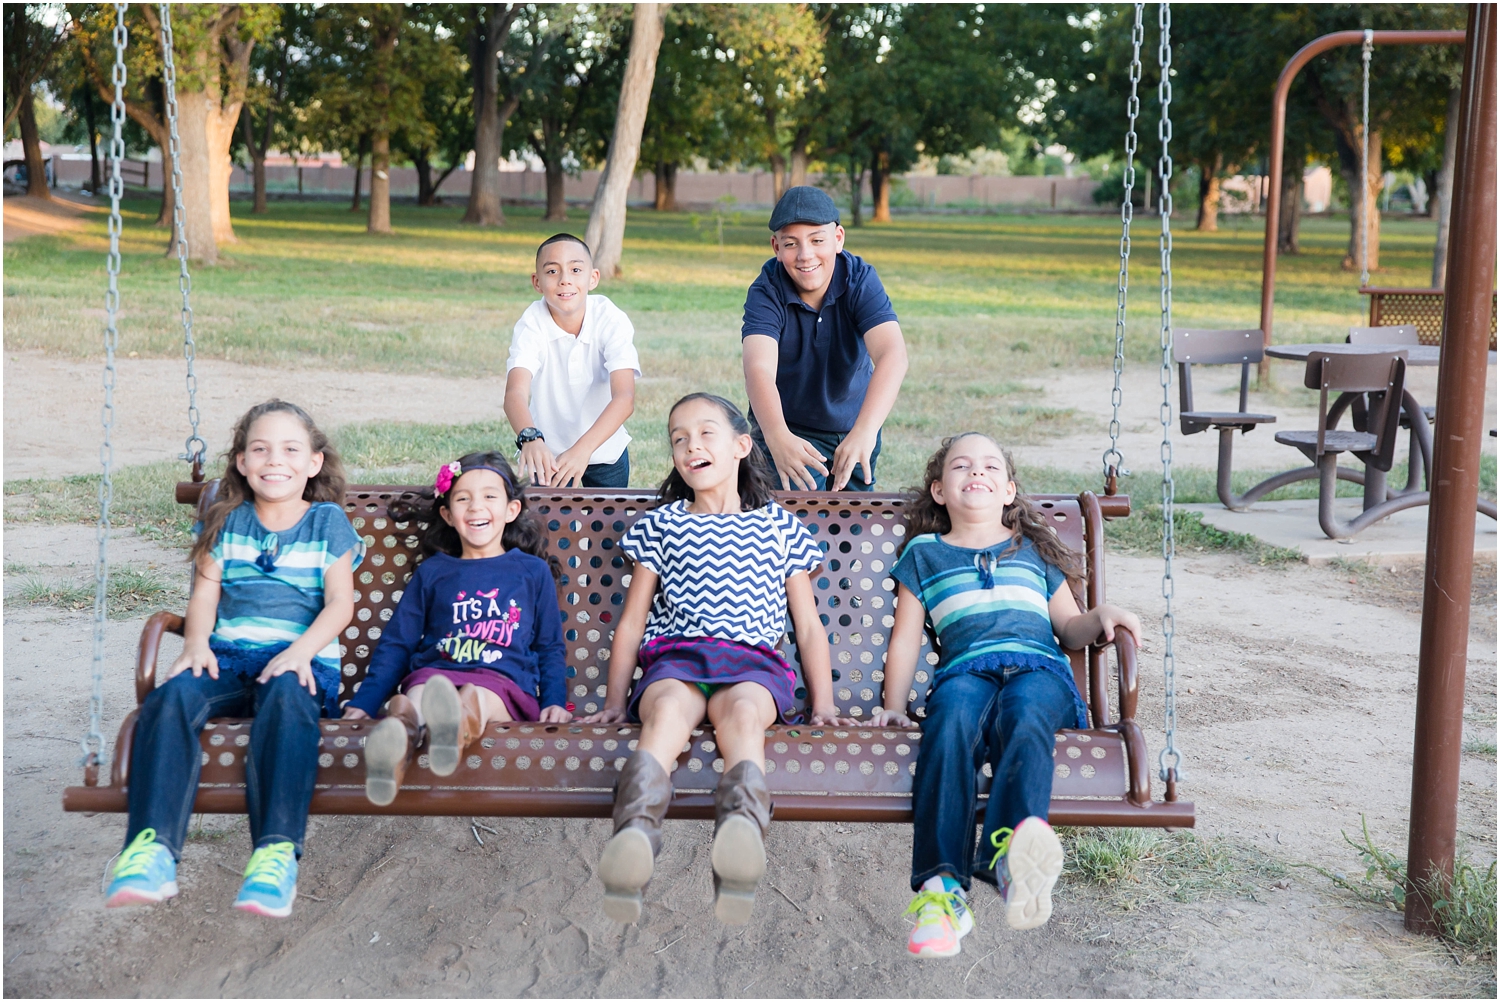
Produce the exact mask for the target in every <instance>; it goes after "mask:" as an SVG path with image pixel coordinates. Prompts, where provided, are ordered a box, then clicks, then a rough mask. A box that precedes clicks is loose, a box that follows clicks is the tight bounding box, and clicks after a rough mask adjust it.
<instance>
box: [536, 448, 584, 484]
mask: <svg viewBox="0 0 1500 1002" xmlns="http://www.w3.org/2000/svg"><path fill="white" fill-rule="evenodd" d="M592 452H593V450H592V449H590V450H589V451H588V452H583V451H581V450H580V449H579V448H578V446H576V445H575V446H574V447H573V448H571V449H569V450H567V451H566V452H564V453H563V454H562V455H560V456H558V457H557V459H556V460H554V461H553V464H552V475H551V477H549V478H548V479H546V480H544V481H542V482H543V483H545V484H547V485H549V486H551V487H566V486H568V484H569V483H570V482H571V483H574V484H576V485H577V486H580V487H581V486H583V471H584V470H586V469H588V466H589V456H590V455H591V454H592ZM549 455H550V453H549Z"/></svg>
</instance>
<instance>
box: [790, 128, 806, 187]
mask: <svg viewBox="0 0 1500 1002" xmlns="http://www.w3.org/2000/svg"><path fill="white" fill-rule="evenodd" d="M811 134H812V127H811V126H807V125H804V126H802V127H801V128H799V129H798V130H797V132H796V134H795V135H793V136H792V164H791V165H792V169H791V176H790V177H789V178H788V179H787V185H788V187H792V188H796V187H799V186H801V185H805V184H807V141H808V139H810V138H811Z"/></svg>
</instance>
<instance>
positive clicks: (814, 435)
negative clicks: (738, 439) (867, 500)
mask: <svg viewBox="0 0 1500 1002" xmlns="http://www.w3.org/2000/svg"><path fill="white" fill-rule="evenodd" d="M787 430H788V431H790V432H791V433H792V434H793V435H796V436H797V437H798V438H805V439H807V441H808V442H809V443H811V445H812V447H813V448H814V449H817V450H818V452H820V453H822V454H823V455H824V456H825V457H827V460H828V461H827V462H826V463H824V464H823V465H825V466H827V467H828V471H829V472H830V473H832V472H833V450H835V449H837V448H838V447H839V443H840V442H842V441H843V440H844V439H846V438H848V437H849V433H848V432H842V431H814V430H813V429H811V428H803V427H801V426H800V425H795V424H788V425H787ZM750 437H751V438H752V439H753V440H754V441H755V446H756V448H758V449H760V454H761V455H762V456H763V457H765V460H766V467H767V468H768V469H769V470H770V471H771V479H772V480H773V481H775V482H776V486H777V487H778V488H779V487H780V486H781V477H780V476H778V475H777V473H776V461H775V460H774V459H772V458H771V450H770V447H768V446H767V445H766V436H765V434H764V433H763V432H762V431H761V430H760V422H758V421H756V420H755V418H754V416H753V415H752V417H751V419H750ZM879 458H880V432H878V431H877V432H876V433H875V448H874V449H872V450H870V466H871V467H874V466H875V461H876V460H877V459H879ZM803 469H805V470H807V475H808V476H810V477H812V479H813V482H814V483H816V484H817V487H816V489H817V490H820V491H823V490H827V489H828V481H827V478H826V477H824V476H823V475H822V474H820V473H819V472H818V471H817V470H814V469H811V468H810V467H803ZM792 489H793V490H797V489H798V488H797V486H796V485H795V484H794V485H793V486H792ZM874 489H875V471H874V469H869V470H866V469H865V468H864V465H863V464H858V465H856V466H855V467H854V471H853V472H852V473H851V474H850V475H849V482H848V483H847V484H845V485H844V490H846V491H873V490H874Z"/></svg>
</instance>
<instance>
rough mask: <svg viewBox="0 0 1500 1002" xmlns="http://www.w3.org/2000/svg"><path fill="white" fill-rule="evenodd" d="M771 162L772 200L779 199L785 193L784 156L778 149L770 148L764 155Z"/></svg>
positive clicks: (776, 200) (777, 200)
mask: <svg viewBox="0 0 1500 1002" xmlns="http://www.w3.org/2000/svg"><path fill="white" fill-rule="evenodd" d="M766 159H767V160H768V161H770V164H771V198H772V201H775V202H779V201H781V196H782V195H784V194H786V157H784V156H782V155H781V151H780V150H772V151H771V152H770V154H769V155H768V156H767V157H766Z"/></svg>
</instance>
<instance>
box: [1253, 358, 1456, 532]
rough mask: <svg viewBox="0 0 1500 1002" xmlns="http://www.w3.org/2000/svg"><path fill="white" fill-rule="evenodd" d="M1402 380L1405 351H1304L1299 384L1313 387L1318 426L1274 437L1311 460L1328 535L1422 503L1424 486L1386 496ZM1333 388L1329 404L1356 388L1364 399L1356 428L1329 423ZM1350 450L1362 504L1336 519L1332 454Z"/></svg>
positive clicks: (1322, 524)
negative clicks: (1360, 478) (1358, 466)
mask: <svg viewBox="0 0 1500 1002" xmlns="http://www.w3.org/2000/svg"><path fill="white" fill-rule="evenodd" d="M1405 381H1406V355H1405V353H1403V352H1388V353H1382V354H1376V355H1349V354H1337V353H1334V352H1322V351H1315V352H1313V353H1312V354H1311V355H1309V356H1308V357H1307V369H1306V370H1305V371H1304V373H1303V385H1305V386H1306V387H1307V388H1308V389H1310V390H1317V391H1318V427H1317V428H1316V429H1313V430H1311V431H1282V432H1277V433H1276V441H1278V442H1280V443H1281V444H1282V445H1290V446H1292V447H1293V448H1295V449H1297V450H1298V451H1300V452H1301V453H1302V454H1303V455H1304V456H1306V457H1307V458H1308V460H1309V461H1310V462H1311V463H1312V464H1313V469H1314V470H1315V471H1316V474H1317V477H1318V481H1319V482H1318V525H1319V526H1320V527H1321V528H1322V529H1323V532H1324V533H1325V534H1326V535H1327V536H1328V537H1329V538H1330V539H1348V538H1349V537H1351V536H1353V535H1355V534H1356V533H1358V532H1360V531H1361V530H1363V529H1365V528H1366V527H1368V526H1370V525H1372V524H1374V523H1375V522H1378V521H1380V520H1381V519H1383V518H1385V517H1387V516H1389V515H1393V514H1395V513H1396V512H1398V511H1401V510H1403V509H1405V508H1412V507H1416V506H1417V505H1423V504H1426V503H1427V499H1428V495H1427V492H1426V491H1413V492H1411V493H1408V494H1400V495H1397V496H1396V497H1387V491H1386V486H1385V477H1384V474H1385V473H1387V472H1389V470H1390V468H1391V466H1392V465H1393V464H1394V462H1395V455H1396V437H1397V435H1398V434H1399V433H1400V426H1399V422H1400V417H1401V405H1402V391H1403V389H1404V388H1405ZM1331 393H1332V394H1339V395H1340V396H1337V397H1335V399H1334V405H1335V406H1337V405H1338V404H1339V403H1340V402H1341V401H1342V400H1346V399H1348V397H1345V396H1343V395H1346V394H1357V395H1359V396H1360V397H1362V398H1363V400H1364V401H1365V404H1364V406H1365V418H1364V421H1363V426H1364V427H1363V428H1362V429H1354V430H1350V431H1341V430H1339V429H1337V428H1334V427H1331V425H1332V424H1334V423H1335V422H1336V420H1337V415H1336V414H1335V415H1333V417H1332V418H1330V404H1329V399H1328V398H1329V394H1331ZM1343 452H1348V453H1351V454H1352V455H1353V456H1354V458H1356V459H1358V460H1359V461H1360V462H1361V463H1362V464H1363V465H1364V467H1365V470H1364V486H1365V498H1364V510H1363V511H1362V512H1360V514H1359V515H1358V516H1356V517H1355V518H1354V519H1353V520H1351V521H1349V522H1342V521H1340V520H1339V519H1338V517H1337V516H1336V515H1335V513H1334V510H1333V504H1334V498H1335V496H1336V493H1337V490H1336V488H1337V486H1338V485H1337V471H1338V468H1339V467H1338V457H1339V454H1340V453H1343Z"/></svg>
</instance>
